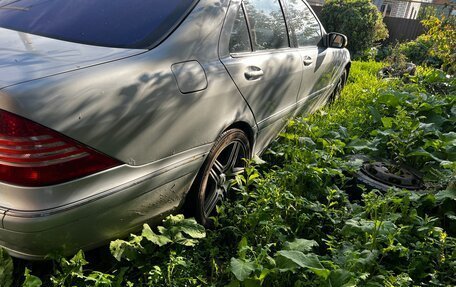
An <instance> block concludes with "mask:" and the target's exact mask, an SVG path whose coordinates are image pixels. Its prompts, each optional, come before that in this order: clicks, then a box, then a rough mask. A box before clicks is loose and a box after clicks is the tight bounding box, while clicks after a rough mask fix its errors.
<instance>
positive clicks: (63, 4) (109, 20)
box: [0, 0, 196, 48]
mask: <svg viewBox="0 0 456 287" xmlns="http://www.w3.org/2000/svg"><path fill="white" fill-rule="evenodd" d="M195 1H196V0H154V1H152V0H150V1H144V0H96V1H95V0H0V27H2V28H7V29H12V30H17V31H21V32H25V33H30V34H36V35H40V36H46V37H50V38H55V39H60V40H65V41H70V42H77V43H83V44H90V45H98V46H107V47H125V48H148V47H149V46H151V45H153V44H154V43H156V42H157V41H160V40H161V39H162V37H163V36H166V35H167V34H168V32H169V31H170V30H171V29H172V28H173V27H174V25H175V24H177V23H178V22H179V20H180V19H182V18H183V17H184V16H185V14H186V12H187V11H189V9H190V8H191V7H193V4H194V3H195Z"/></svg>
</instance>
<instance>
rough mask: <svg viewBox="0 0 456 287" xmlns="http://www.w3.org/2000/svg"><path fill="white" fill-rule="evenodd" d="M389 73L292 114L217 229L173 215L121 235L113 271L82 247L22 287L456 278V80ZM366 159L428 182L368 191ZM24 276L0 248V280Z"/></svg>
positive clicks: (446, 281)
mask: <svg viewBox="0 0 456 287" xmlns="http://www.w3.org/2000/svg"><path fill="white" fill-rule="evenodd" d="M381 67H382V64H379V63H375V62H365V63H364V62H354V63H353V67H352V72H351V76H350V79H349V83H348V85H347V87H346V89H345V90H344V92H343V96H342V98H341V100H340V101H339V102H336V103H335V104H334V105H333V106H332V107H331V108H326V109H323V110H321V111H320V112H318V113H316V114H314V115H312V116H310V117H308V118H296V119H294V120H292V121H290V123H289V124H288V128H287V129H286V131H285V132H283V133H282V134H281V136H280V139H279V140H278V141H277V142H276V143H275V144H274V145H273V146H272V148H271V149H270V150H269V151H268V152H267V154H266V155H265V156H264V157H263V159H264V160H265V161H262V160H259V159H256V160H254V161H253V162H251V163H250V164H249V165H248V167H247V168H246V171H245V174H244V175H242V176H239V177H238V178H237V184H236V186H235V187H234V190H235V192H233V194H234V198H233V200H231V201H228V202H227V203H226V204H225V205H224V206H222V207H221V208H219V213H220V215H219V216H218V217H217V219H216V228H215V229H214V230H204V229H203V228H202V227H201V226H199V225H198V224H197V223H196V222H195V221H194V220H192V219H185V218H184V217H183V216H180V215H177V216H171V217H169V218H167V219H166V220H165V221H164V222H163V226H159V227H158V228H150V227H149V226H147V225H145V226H144V229H143V232H142V233H141V234H137V235H131V237H130V238H129V239H128V240H116V241H114V242H112V243H111V245H110V250H111V254H112V257H111V261H110V262H108V264H107V265H108V266H109V267H108V268H104V269H103V270H102V271H98V270H97V269H96V268H94V266H93V265H90V264H89V262H88V260H87V259H86V258H85V257H84V254H83V253H82V252H80V253H78V254H77V255H75V256H74V257H73V258H71V259H64V258H60V259H58V260H56V261H54V265H53V268H52V271H51V274H48V275H46V274H37V273H34V272H35V271H34V269H33V268H32V270H29V269H25V270H16V273H17V274H25V275H24V276H16V277H17V278H15V281H16V282H15V285H16V286H20V285H21V284H23V285H22V286H232V287H234V286H332V287H335V286H454V285H456V279H455V277H454V274H456V238H455V236H456V214H455V207H456V188H455V178H454V175H455V172H456V162H455V161H456V133H455V130H456V129H455V127H456V108H455V107H456V104H455V103H456V88H455V87H456V85H455V84H456V83H455V79H454V78H451V77H448V76H446V75H445V73H443V72H441V71H438V70H434V69H428V68H420V69H419V70H418V73H417V76H415V77H411V78H410V79H409V83H407V84H406V83H404V82H403V81H402V80H399V79H396V80H379V79H377V77H376V74H377V71H378V70H379V69H380V68H381ZM360 154H363V155H364V156H366V157H369V158H370V159H372V160H378V159H387V160H390V161H393V162H396V163H400V164H406V165H408V166H411V167H413V168H415V169H416V170H419V172H420V173H422V174H423V175H424V180H425V185H426V187H427V190H426V191H417V192H412V191H407V190H399V189H391V190H389V191H388V192H386V193H382V192H380V191H378V190H371V189H369V188H368V187H367V186H365V185H363V184H361V183H360V182H358V181H357V180H356V174H357V172H358V170H359V168H360V166H361V164H362V160H361V159H360V157H359V155H360ZM355 155H357V156H355ZM0 252H1V251H0ZM16 267H17V266H16ZM27 267H33V266H31V265H28V266H27ZM11 274H12V264H11V259H10V258H9V257H8V256H7V255H6V253H0V282H2V283H0V285H2V286H10V283H9V282H11V280H12V277H11V276H12V275H11ZM32 274H34V275H39V277H40V278H38V277H36V276H34V275H32ZM8 280H10V281H8Z"/></svg>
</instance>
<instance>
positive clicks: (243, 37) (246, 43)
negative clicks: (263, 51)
mask: <svg viewBox="0 0 456 287" xmlns="http://www.w3.org/2000/svg"><path fill="white" fill-rule="evenodd" d="M251 51H252V47H251V46H250V37H249V29H248V28H247V22H246V20H245V15H244V9H242V6H241V7H240V8H239V11H238V15H237V17H236V20H235V22H234V26H233V31H231V38H230V53H242V52H251Z"/></svg>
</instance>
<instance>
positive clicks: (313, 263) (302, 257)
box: [277, 250, 330, 279]
mask: <svg viewBox="0 0 456 287" xmlns="http://www.w3.org/2000/svg"><path fill="white" fill-rule="evenodd" d="M277 259H278V260H277V265H278V267H279V269H281V270H282V271H287V270H293V269H294V268H293V265H294V264H295V267H301V268H307V269H309V270H310V271H312V272H313V273H315V274H316V275H317V276H319V277H323V278H324V279H327V278H328V276H329V273H330V271H329V270H328V269H326V268H325V267H323V265H321V263H320V260H319V259H318V257H317V256H316V255H315V254H304V253H302V252H301V251H296V250H281V251H279V252H277ZM284 259H285V260H284ZM281 265H282V266H281Z"/></svg>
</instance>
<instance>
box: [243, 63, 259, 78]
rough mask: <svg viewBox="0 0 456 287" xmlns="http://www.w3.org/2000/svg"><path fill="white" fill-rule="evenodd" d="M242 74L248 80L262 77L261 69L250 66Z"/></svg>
mask: <svg viewBox="0 0 456 287" xmlns="http://www.w3.org/2000/svg"><path fill="white" fill-rule="evenodd" d="M244 76H245V78H246V79H247V80H248V81H253V80H257V79H259V78H261V77H263V76H264V72H263V70H262V69H260V68H258V67H255V66H252V67H249V68H248V70H247V71H246V72H245V73H244Z"/></svg>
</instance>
